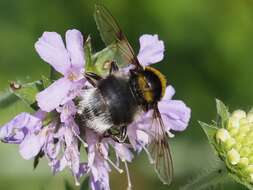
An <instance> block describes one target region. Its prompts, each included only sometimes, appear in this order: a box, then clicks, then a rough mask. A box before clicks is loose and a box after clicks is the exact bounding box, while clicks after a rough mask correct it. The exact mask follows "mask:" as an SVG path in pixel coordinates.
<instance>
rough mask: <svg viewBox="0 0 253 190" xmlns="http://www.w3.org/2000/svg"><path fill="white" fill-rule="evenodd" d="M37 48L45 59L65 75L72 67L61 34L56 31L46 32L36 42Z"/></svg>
mask: <svg viewBox="0 0 253 190" xmlns="http://www.w3.org/2000/svg"><path fill="white" fill-rule="evenodd" d="M35 49H36V51H37V52H38V54H39V55H40V57H41V58H42V59H43V60H44V61H46V62H47V63H49V64H50V65H52V66H53V67H54V69H55V70H56V71H58V72H60V73H62V74H63V75H65V74H66V73H67V71H68V70H69V68H70V67H71V63H70V57H69V53H68V51H67V50H66V48H65V46H64V43H63V40H62V38H61V36H60V35H59V34H57V33H56V32H44V33H43V35H42V37H40V38H39V40H38V41H37V42H36V43H35Z"/></svg>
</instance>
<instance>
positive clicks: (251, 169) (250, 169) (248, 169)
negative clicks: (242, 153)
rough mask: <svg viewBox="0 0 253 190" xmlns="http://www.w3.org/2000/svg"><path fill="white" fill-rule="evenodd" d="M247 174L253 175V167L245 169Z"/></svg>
mask: <svg viewBox="0 0 253 190" xmlns="http://www.w3.org/2000/svg"><path fill="white" fill-rule="evenodd" d="M245 171H246V172H247V173H250V174H253V165H248V166H247V167H246V169H245Z"/></svg>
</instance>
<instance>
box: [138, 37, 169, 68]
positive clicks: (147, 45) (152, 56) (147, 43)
mask: <svg viewBox="0 0 253 190" xmlns="http://www.w3.org/2000/svg"><path fill="white" fill-rule="evenodd" d="M139 41H140V50H139V54H138V55H137V58H138V60H139V62H140V63H141V64H142V65H143V66H148V65H150V64H154V63H157V62H160V61H161V60H163V57H164V50H165V49H164V43H163V41H162V40H159V39H158V35H156V34H155V35H150V34H144V35H142V36H141V37H140V39H139Z"/></svg>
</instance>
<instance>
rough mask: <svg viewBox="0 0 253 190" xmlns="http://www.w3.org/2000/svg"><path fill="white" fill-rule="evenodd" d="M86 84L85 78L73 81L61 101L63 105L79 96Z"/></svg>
mask: <svg viewBox="0 0 253 190" xmlns="http://www.w3.org/2000/svg"><path fill="white" fill-rule="evenodd" d="M84 85H85V79H82V80H79V81H75V82H72V83H71V85H70V89H69V91H68V93H67V95H66V96H65V97H64V98H63V99H62V101H61V105H63V104H66V103H67V102H68V101H70V100H72V99H74V98H75V97H77V96H79V95H80V93H81V91H82V88H83V87H84Z"/></svg>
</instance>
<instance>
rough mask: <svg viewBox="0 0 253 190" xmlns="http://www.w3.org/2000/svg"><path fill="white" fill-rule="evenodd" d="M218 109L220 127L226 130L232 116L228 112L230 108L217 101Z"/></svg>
mask: <svg viewBox="0 0 253 190" xmlns="http://www.w3.org/2000/svg"><path fill="white" fill-rule="evenodd" d="M216 109H217V113H218V121H217V123H218V126H219V125H220V126H221V127H222V128H224V127H225V126H226V125H227V122H228V119H229V115H230V114H229V112H228V108H227V107H226V105H225V104H224V103H223V102H222V101H220V100H218V99H216Z"/></svg>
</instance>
